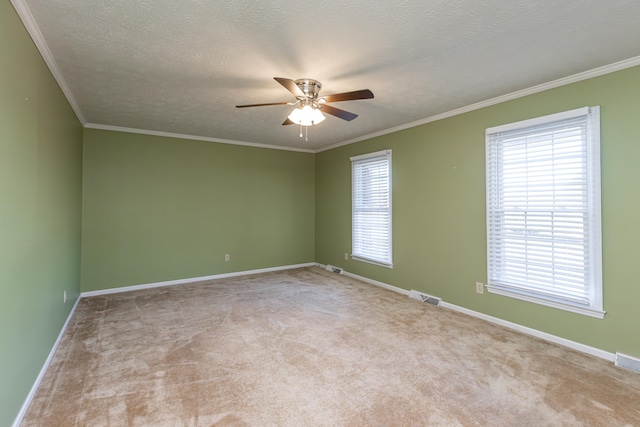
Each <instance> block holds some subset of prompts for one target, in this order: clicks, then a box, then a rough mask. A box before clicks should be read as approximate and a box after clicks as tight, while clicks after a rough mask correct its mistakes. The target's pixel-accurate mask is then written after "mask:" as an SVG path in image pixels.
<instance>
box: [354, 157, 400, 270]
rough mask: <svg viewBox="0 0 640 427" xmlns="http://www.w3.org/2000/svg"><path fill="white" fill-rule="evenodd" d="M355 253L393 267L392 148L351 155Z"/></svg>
mask: <svg viewBox="0 0 640 427" xmlns="http://www.w3.org/2000/svg"><path fill="white" fill-rule="evenodd" d="M351 178H352V181H351V182H352V193H351V196H352V249H351V250H352V253H351V255H352V257H353V258H354V259H357V260H361V261H367V262H372V263H374V264H379V265H382V266H385V267H392V266H393V264H392V255H391V150H385V151H379V152H376V153H371V154H365V155H362V156H356V157H352V158H351Z"/></svg>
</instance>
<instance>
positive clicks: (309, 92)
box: [295, 79, 322, 100]
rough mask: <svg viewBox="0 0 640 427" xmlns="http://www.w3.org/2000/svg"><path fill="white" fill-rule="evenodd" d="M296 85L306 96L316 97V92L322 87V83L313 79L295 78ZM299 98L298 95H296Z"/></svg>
mask: <svg viewBox="0 0 640 427" xmlns="http://www.w3.org/2000/svg"><path fill="white" fill-rule="evenodd" d="M295 83H296V86H298V87H299V88H300V90H301V91H302V92H304V94H305V95H306V97H307V98H311V99H314V100H315V99H318V93H319V92H320V89H322V83H320V82H319V81H317V80H313V79H298V80H295ZM298 98H300V97H298Z"/></svg>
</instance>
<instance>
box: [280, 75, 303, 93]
mask: <svg viewBox="0 0 640 427" xmlns="http://www.w3.org/2000/svg"><path fill="white" fill-rule="evenodd" d="M274 79H275V81H277V82H278V83H280V84H281V85H282V86H284V88H285V89H287V90H288V91H289V92H291V93H292V94H293V96H296V97H297V96H304V97H305V98H306V95H305V94H304V92H303V91H302V90H300V88H299V87H298V85H297V84H296V82H294V81H293V80H291V79H286V78H284V77H274Z"/></svg>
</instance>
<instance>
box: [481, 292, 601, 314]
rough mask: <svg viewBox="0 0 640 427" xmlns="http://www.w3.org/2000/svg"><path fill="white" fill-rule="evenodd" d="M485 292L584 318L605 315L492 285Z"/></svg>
mask: <svg viewBox="0 0 640 427" xmlns="http://www.w3.org/2000/svg"><path fill="white" fill-rule="evenodd" d="M487 290H488V291H489V292H490V293H492V294H497V295H502V296H505V297H510V298H516V299H519V300H522V301H528V302H532V303H535V304H540V305H546V306H547V307H553V308H557V309H560V310H565V311H570V312H572V313H578V314H583V315H585V316H591V317H595V318H597V319H604V315H605V314H606V313H607V312H606V311H603V310H597V309H593V308H589V307H582V306H577V305H571V304H564V303H561V302H558V301H552V300H547V299H543V298H537V297H535V296H532V295H524V294H521V293H518V292H511V291H508V290H506V289H504V288H498V287H495V286H492V285H487Z"/></svg>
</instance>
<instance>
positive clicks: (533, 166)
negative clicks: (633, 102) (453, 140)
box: [486, 107, 604, 318]
mask: <svg viewBox="0 0 640 427" xmlns="http://www.w3.org/2000/svg"><path fill="white" fill-rule="evenodd" d="M599 123H600V118H599V107H592V108H581V109H578V110H572V111H568V112H565V113H559V114H554V115H551V116H545V117H542V118H538V119H532V120H527V121H524V122H519V123H514V124H510V125H505V126H499V127H496V128H491V129H487V134H486V145H487V147H486V149H487V151H486V156H487V238H488V241H487V261H488V266H487V267H488V283H487V287H488V289H489V291H490V292H494V293H498V294H502V295H507V296H512V297H516V298H520V299H524V300H528V301H533V302H538V303H542V304H545V305H549V306H553V307H557V308H562V309H566V310H569V311H574V312H578V313H582V314H587V315H591V316H594V317H600V318H602V317H603V316H604V312H603V311H602V273H601V264H602V261H601V226H600V157H599V152H600V142H599V134H600V130H599Z"/></svg>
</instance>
